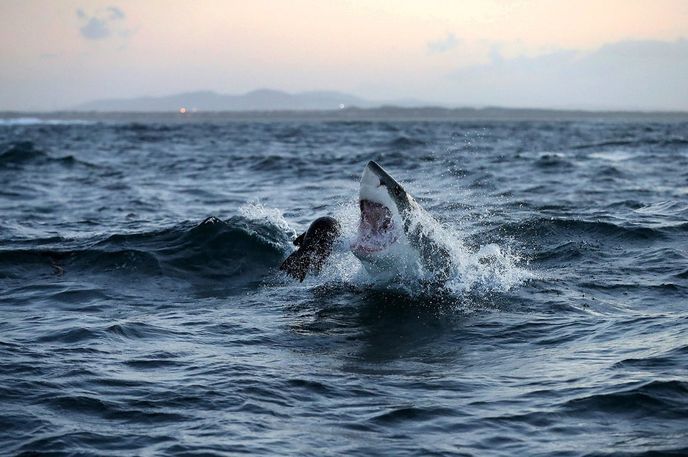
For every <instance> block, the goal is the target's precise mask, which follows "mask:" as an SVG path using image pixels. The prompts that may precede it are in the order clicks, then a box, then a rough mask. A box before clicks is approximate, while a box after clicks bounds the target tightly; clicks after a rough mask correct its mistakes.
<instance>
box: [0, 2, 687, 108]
mask: <svg viewBox="0 0 688 457" xmlns="http://www.w3.org/2000/svg"><path fill="white" fill-rule="evenodd" d="M261 88H270V89H278V90H285V91H288V92H300V91H310V90H334V91H342V92H347V93H351V94H354V95H358V96H360V97H364V98H368V99H372V100H395V99H417V100H423V101H427V102H429V103H437V104H443V105H454V106H487V105H490V106H494V105H498V106H507V107H543V108H544V107H546V108H586V109H647V110H688V0H592V1H589V0H575V1H572V0H513V1H506V0H454V1H450V0H423V1H405V0H367V1H363V0H341V1H321V0H289V1H286V0H283V1H277V0H250V1H247V0H239V1H234V0H145V1H144V0H105V1H101V0H76V1H75V0H59V1H56V0H0V110H54V109H63V108H69V107H70V106H75V105H78V104H79V103H83V102H86V101H91V100H94V99H101V98H129V97H138V96H160V95H169V94H174V93H179V92H187V91H197V90H212V91H216V92H220V93H229V94H239V93H244V92H247V91H251V90H255V89H261Z"/></svg>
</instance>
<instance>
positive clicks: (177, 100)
mask: <svg viewBox="0 0 688 457" xmlns="http://www.w3.org/2000/svg"><path fill="white" fill-rule="evenodd" d="M391 103H393V104H395V105H401V106H414V105H415V106H417V105H419V104H420V103H418V102H415V101H413V100H406V101H398V102H391ZM381 105H382V103H376V102H371V101H369V100H364V99H362V98H359V97H356V96H354V95H350V94H345V93H341V92H327V91H322V92H300V93H294V94H290V93H288V92H282V91H278V90H269V89H261V90H254V91H252V92H248V93H246V94H243V95H227V94H218V93H216V92H212V91H200V92H187V93H182V94H176V95H168V96H164V97H138V98H127V99H106V100H95V101H92V102H88V103H84V104H81V105H78V106H74V107H70V108H69V109H70V110H74V111H127V112H154V111H158V112H160V111H163V112H164V111H179V110H180V109H181V108H184V109H186V110H187V111H189V112H191V111H193V110H198V111H285V110H286V111H314V110H337V109H341V108H349V107H357V108H372V107H377V106H381Z"/></svg>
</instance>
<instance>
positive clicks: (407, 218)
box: [280, 160, 452, 282]
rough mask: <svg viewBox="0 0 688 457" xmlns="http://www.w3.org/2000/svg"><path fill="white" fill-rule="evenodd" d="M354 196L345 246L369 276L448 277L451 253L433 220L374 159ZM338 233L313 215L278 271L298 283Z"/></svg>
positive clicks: (326, 219)
mask: <svg viewBox="0 0 688 457" xmlns="http://www.w3.org/2000/svg"><path fill="white" fill-rule="evenodd" d="M358 200H359V201H358V204H359V209H360V217H359V221H358V227H357V231H356V233H355V235H354V236H353V238H352V239H351V240H350V241H349V245H348V247H349V249H350V250H351V253H352V254H353V255H354V256H355V257H356V258H357V259H358V260H359V261H360V262H361V263H362V264H363V267H364V268H365V269H366V270H367V271H368V272H369V273H370V274H371V275H373V276H374V277H377V278H383V279H394V278H398V277H409V275H413V276H414V277H421V278H423V279H424V280H430V281H432V282H444V281H446V280H447V279H448V278H449V277H450V275H451V270H452V261H451V252H450V250H449V247H448V246H447V245H446V244H445V243H444V242H443V241H442V237H441V236H438V230H439V228H440V227H441V226H440V224H439V222H437V220H436V219H435V218H433V217H432V216H431V215H430V214H429V213H428V212H427V211H426V210H425V209H424V208H423V207H422V206H421V205H420V204H419V203H418V202H417V201H416V199H415V198H413V196H412V195H411V194H410V193H409V192H407V191H406V189H404V187H403V186H402V185H401V184H399V182H398V181H397V180H395V179H394V178H393V177H392V176H391V175H390V174H389V173H388V172H387V171H386V170H385V169H384V168H382V167H381V166H380V165H379V164H378V163H377V162H375V161H372V160H371V161H370V162H368V164H367V165H366V166H365V168H364V169H363V175H362V176H361V182H360V188H359V198H358ZM341 234H342V230H341V225H340V223H339V222H338V221H337V220H336V219H334V218H332V217H329V216H328V217H321V218H318V219H316V220H315V221H314V222H313V223H312V224H311V226H310V227H309V229H308V230H307V231H306V232H304V233H303V234H302V235H300V236H299V237H297V238H296V240H294V244H295V245H296V246H297V247H298V250H297V251H295V252H293V253H292V254H291V255H290V256H289V257H287V259H285V260H284V262H283V263H282V265H281V266H280V269H281V270H283V271H284V272H286V273H287V274H288V275H289V276H292V277H293V278H295V279H298V280H300V281H303V280H304V278H305V277H306V275H307V274H308V273H310V272H314V273H317V272H318V271H319V270H320V269H321V268H322V266H323V265H324V263H325V261H326V259H327V257H328V256H329V255H330V254H331V253H332V250H333V246H334V244H335V242H336V241H337V240H338V239H339V238H340V236H341Z"/></svg>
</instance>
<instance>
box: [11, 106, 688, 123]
mask: <svg viewBox="0 0 688 457" xmlns="http://www.w3.org/2000/svg"><path fill="white" fill-rule="evenodd" d="M20 118H37V119H41V120H44V119H63V120H72V119H74V120H76V119H84V120H93V121H131V122H136V121H156V120H159V121H170V122H174V121H178V122H207V121H344V122H346V121H491V120H494V121H529V120H533V121H547V120H550V121H575V120H594V119H599V120H628V121H643V120H655V121H688V112H686V111H588V110H564V109H530V108H498V107H486V108H442V107H432V106H429V107H413V108H410V107H408V108H407V107H396V106H384V107H377V108H356V107H347V108H344V109H336V110H274V111H238V110H237V111H198V112H187V113H184V114H181V113H179V112H172V111H151V112H143V111H0V119H20Z"/></svg>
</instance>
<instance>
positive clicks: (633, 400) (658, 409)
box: [566, 379, 688, 419]
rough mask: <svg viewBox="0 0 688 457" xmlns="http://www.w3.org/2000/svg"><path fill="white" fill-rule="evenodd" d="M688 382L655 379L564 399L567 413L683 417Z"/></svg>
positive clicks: (687, 394)
mask: <svg viewBox="0 0 688 457" xmlns="http://www.w3.org/2000/svg"><path fill="white" fill-rule="evenodd" d="M687 398H688V383H687V382H685V381H680V380H677V379H674V380H662V381H659V380H655V381H650V382H646V383H643V384H640V385H638V386H634V387H631V388H627V389H618V390H615V391H612V392H608V393H599V394H595V395H590V396H586V397H582V398H576V399H573V400H569V401H568V402H566V408H567V410H568V411H569V413H572V414H578V415H583V416H585V415H590V414H593V415H599V414H600V413H602V412H604V413H606V414H610V415H621V416H623V417H626V418H628V417H637V418H648V417H662V418H676V419H682V418H685V411H686V408H687V407H688V401H687V400H686V399H687Z"/></svg>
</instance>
